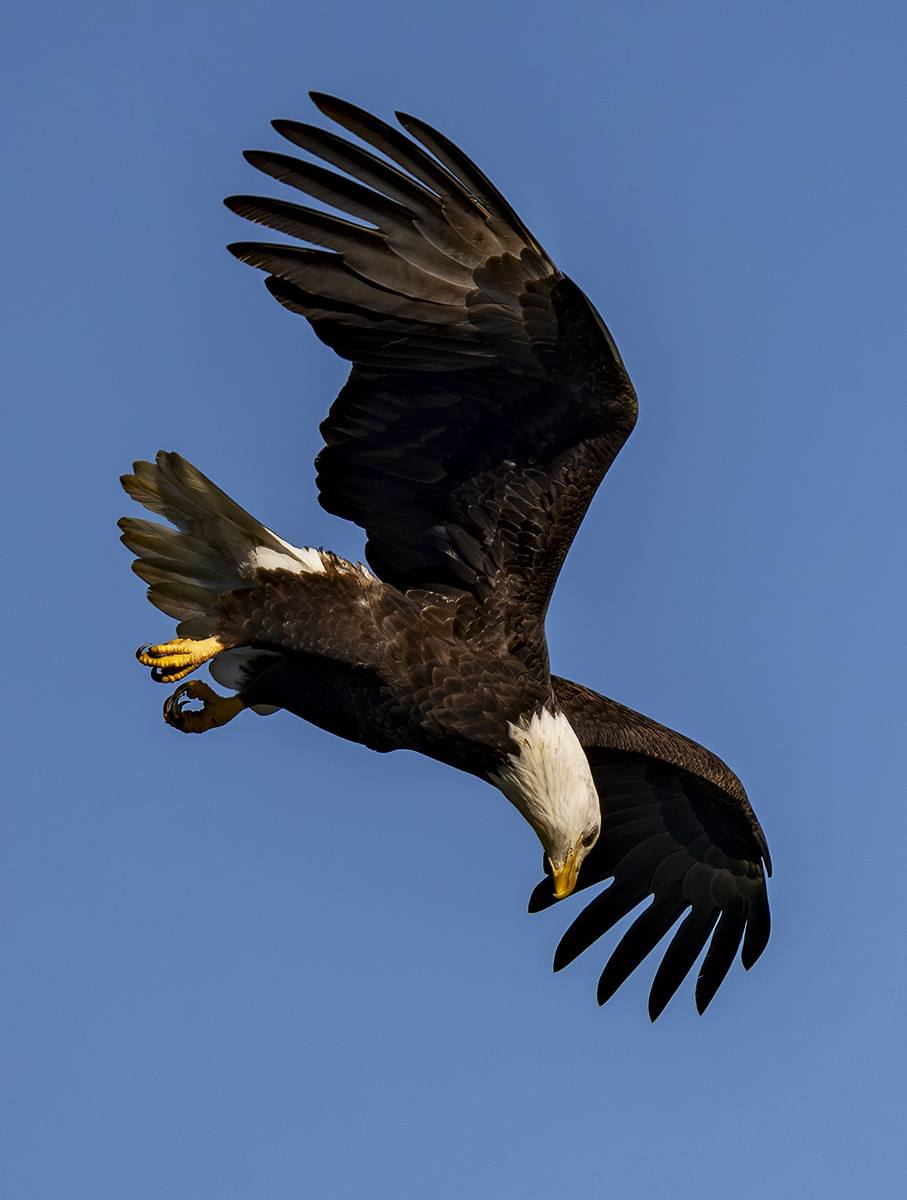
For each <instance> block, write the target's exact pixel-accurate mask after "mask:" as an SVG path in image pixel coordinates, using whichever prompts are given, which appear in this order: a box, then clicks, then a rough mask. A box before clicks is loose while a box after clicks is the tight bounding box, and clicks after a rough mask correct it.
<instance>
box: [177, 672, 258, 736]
mask: <svg viewBox="0 0 907 1200" xmlns="http://www.w3.org/2000/svg"><path fill="white" fill-rule="evenodd" d="M193 700H201V702H202V707H201V708H188V707H187V705H188V704H190V703H191V702H192V701H193ZM243 708H245V705H244V704H243V702H242V701H241V700H240V699H239V697H237V696H219V695H218V694H217V692H215V691H214V689H213V688H210V687H208V685H207V683H203V682H202V681H201V680H200V679H191V680H190V681H189V682H188V683H184V684H181V685H180V686H179V687H178V688H177V689H176V691H175V692H174V693H173V695H172V696H169V697H168V698H167V700H166V701H165V703H164V720H165V721H166V722H167V724H168V725H172V726H173V728H174V729H178V730H179V731H180V733H205V732H207V730H209V729H214V728H216V727H217V726H218V725H226V724H227V722H228V721H232V720H233V718H234V717H235V716H236V714H237V713H238V712H241V711H242V710H243Z"/></svg>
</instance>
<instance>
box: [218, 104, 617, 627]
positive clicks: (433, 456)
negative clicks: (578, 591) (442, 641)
mask: <svg viewBox="0 0 907 1200" xmlns="http://www.w3.org/2000/svg"><path fill="white" fill-rule="evenodd" d="M312 98H313V100H314V102H315V103H316V104H317V106H318V107H319V108H320V109H321V111H322V112H323V113H324V114H325V115H327V116H328V117H331V118H332V119H333V120H335V121H336V122H338V123H339V124H340V125H342V126H344V127H345V128H346V129H348V130H350V131H351V132H353V133H355V134H356V135H357V136H358V137H359V138H361V139H362V140H363V141H364V142H367V143H369V144H370V145H371V146H373V147H374V148H375V149H377V150H379V151H380V152H381V154H382V155H383V156H384V157H383V158H379V157H378V156H377V155H375V154H373V153H371V152H370V151H367V150H365V149H363V148H361V147H359V146H357V145H354V144H353V143H351V142H349V141H346V140H345V139H343V138H341V137H338V136H337V135H335V134H333V133H329V132H326V131H325V130H322V129H318V128H315V127H313V126H309V125H301V124H298V123H296V122H292V121H276V122H274V125H275V128H276V129H277V130H278V132H279V133H281V134H283V135H284V137H286V138H288V139H289V140H290V141H292V142H294V143H295V144H296V145H297V146H300V147H302V149H304V150H306V151H308V152H309V153H310V154H313V155H315V156H317V157H318V158H320V159H322V160H324V161H326V162H328V163H330V164H331V165H332V166H333V167H334V168H337V170H327V169H326V168H324V167H322V166H320V165H317V164H313V163H307V162H302V161H300V160H298V159H295V158H290V157H287V156H286V155H281V154H273V153H267V152H264V151H254V152H249V153H248V154H247V155H246V158H247V159H248V161H249V162H251V163H252V165H253V166H255V167H257V168H258V169H259V170H261V171H264V172H265V173H267V174H269V175H271V176H273V177H274V178H275V179H278V180H280V181H281V182H282V183H285V184H289V185H290V186H292V187H294V188H297V189H298V190H300V191H302V192H305V193H307V194H308V195H309V196H311V197H314V198H315V199H317V200H318V201H320V202H322V203H324V204H327V205H330V206H332V207H333V208H335V209H338V210H340V211H342V212H344V213H346V214H349V216H352V217H354V218H357V219H356V220H348V219H347V218H345V217H340V216H335V215H332V214H329V213H326V212H322V211H318V210H316V209H312V208H307V207H302V206H300V205H297V204H291V203H288V202H286V201H282V200H267V199H262V198H258V197H251V196H234V197H231V198H230V199H228V200H227V201H226V203H227V205H228V206H229V207H230V208H231V209H232V210H233V211H234V212H236V213H239V214H240V215H241V216H244V217H247V218H249V219H250V220H252V221H257V222H258V223H260V224H263V225H267V226H269V227H271V228H272V229H277V230H279V231H280V232H282V233H286V234H289V235H291V236H293V237H296V238H298V239H300V240H301V241H303V242H308V243H310V244H311V245H314V246H318V247H323V249H317V250H316V249H311V248H306V247H295V246H292V245H263V244H259V243H240V244H237V245H233V246H231V247H230V249H231V251H232V252H233V253H234V254H235V255H236V256H237V257H238V258H240V259H241V260H242V261H243V262H247V263H250V264H251V265H252V266H255V267H259V268H260V269H261V270H264V271H267V272H268V273H269V278H268V280H267V285H268V288H269V289H270V291H271V292H272V293H273V294H274V295H275V296H276V298H277V299H278V300H279V301H280V302H281V303H282V304H284V305H285V306H286V307H287V308H289V309H291V310H292V311H294V312H298V313H301V314H302V315H303V316H305V317H306V318H307V319H308V320H309V321H310V322H311V324H312V326H313V328H314V329H315V332H316V333H317V334H318V336H319V337H320V338H321V339H322V340H323V341H324V342H326V343H327V344H328V345H329V346H331V347H332V348H333V349H334V350H336V352H337V353H338V354H340V355H341V356H342V357H344V358H348V359H351V360H352V362H353V369H352V372H351V374H350V377H349V380H348V382H347V384H346V386H345V387H344V388H343V390H342V391H341V393H340V395H339V396H338V398H337V400H336V401H335V403H334V405H333V407H332V408H331V411H330V414H329V416H328V418H327V420H326V421H325V422H324V423H323V425H322V432H323V434H324V438H325V443H326V445H325V448H324V450H323V451H322V452H321V454H320V455H319V456H318V460H317V466H318V471H319V475H318V483H319V487H320V491H321V503H322V504H323V505H324V507H325V508H326V509H328V511H330V512H333V513H337V514H338V515H340V516H342V517H346V518H348V519H349V520H351V521H355V522H356V524H358V525H360V526H362V527H363V528H364V529H365V530H366V532H367V534H368V545H367V549H366V553H367V557H368V561H369V563H370V565H371V566H372V568H373V569H374V570H375V571H376V572H377V574H378V575H379V576H380V577H381V578H383V579H385V580H387V581H388V582H392V583H394V584H396V585H397V586H399V587H401V588H408V587H413V586H435V587H453V588H458V589H468V590H472V591H473V592H474V593H475V594H476V595H478V596H479V598H480V599H482V600H483V601H485V600H488V599H489V598H492V597H496V598H497V599H498V600H501V601H502V602H503V603H504V604H505V605H506V607H507V608H508V610H509V611H511V612H514V611H517V610H519V611H520V612H521V613H522V616H523V619H524V620H525V619H527V618H529V619H531V618H532V617H536V618H537V617H538V616H540V615H542V614H543V613H544V610H545V607H546V605H547V602H548V598H549V596H550V593H551V590H552V588H553V587H554V583H555V580H556V579H557V574H558V571H559V570H560V567H561V564H562V562H563V559H564V556H565V555H566V553H567V550H568V548H569V546H570V542H571V541H572V539H573V535H574V534H575V532H576V529H577V527H578V526H579V523H580V521H581V520H582V517H583V514H584V513H585V511H586V508H587V507H588V504H589V501H590V500H591V498H592V495H593V494H594V492H595V489H596V487H597V486H598V484H599V482H600V481H601V479H602V477H603V475H604V473H605V471H606V470H607V469H608V467H609V466H610V464H611V462H612V461H613V459H614V456H615V455H616V454H617V452H618V450H619V449H620V447H621V446H622V445H623V443H624V441H625V440H626V438H627V436H628V435H629V433H630V431H631V430H632V428H633V424H634V422H635V419H636V398H635V394H634V392H633V388H632V386H631V384H630V381H629V378H628V377H627V374H626V371H625V369H624V367H623V364H622V362H621V359H620V356H619V354H618V352H617V349H616V347H615V345H614V342H613V340H612V338H611V335H610V334H609V333H608V330H607V328H606V327H605V325H604V322H603V321H602V320H601V318H600V317H599V315H598V314H597V313H596V311H595V309H594V308H593V307H592V305H591V304H590V303H589V301H588V300H587V299H586V297H585V296H584V295H583V294H582V292H581V291H580V290H579V288H577V287H576V285H575V284H573V283H571V282H570V280H568V279H567V278H566V277H565V276H563V275H562V274H561V273H560V272H559V271H558V270H557V269H556V267H555V266H554V265H553V264H552V263H551V261H550V260H549V258H548V256H547V255H546V254H545V252H544V250H543V249H542V247H541V246H540V245H539V244H538V242H537V241H536V240H535V239H534V238H533V236H532V235H531V234H530V233H529V231H528V230H527V229H526V227H525V226H524V225H523V223H522V222H521V221H520V219H519V217H518V216H517V215H516V213H515V212H514V211H513V209H512V208H511V207H510V205H509V204H508V203H507V201H506V200H505V199H504V198H503V197H502V196H501V195H500V193H499V192H498V191H497V190H496V189H495V188H494V187H493V185H492V184H491V183H490V182H489V181H488V180H487V179H486V178H485V176H484V175H483V174H482V172H481V171H479V169H478V168H477V167H476V166H475V165H474V164H473V163H471V162H470V161H469V159H468V158H466V157H465V155H464V154H462V152H461V151H460V150H458V149H457V148H456V147H455V146H454V145H452V144H451V143H450V142H449V141H448V140H447V139H446V138H444V137H443V136H442V135H441V134H439V133H436V132H435V131H434V130H433V129H431V128H430V127H429V126H427V125H425V124H424V123H423V122H421V121H417V120H416V119H415V118H413V117H408V116H404V115H402V114H398V116H399V120H400V123H401V124H402V125H403V127H404V128H405V129H406V130H407V131H408V132H409V133H410V134H411V135H412V137H411V138H408V137H406V136H404V134H402V133H400V131H399V130H397V129H394V128H393V127H391V126H390V125H387V124H385V123H384V122H383V121H381V120H379V119H378V118H376V117H373V116H371V115H369V114H368V113H365V112H363V111H362V110H361V109H358V108H355V107H353V106H352V105H349V104H346V103H344V102H342V101H339V100H335V99H331V98H329V97H326V96H321V95H313V97H312ZM412 139H415V140H412ZM418 143H421V144H418ZM338 171H339V172H344V174H339V173H338Z"/></svg>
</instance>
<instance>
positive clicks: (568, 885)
mask: <svg viewBox="0 0 907 1200" xmlns="http://www.w3.org/2000/svg"><path fill="white" fill-rule="evenodd" d="M578 858H579V845H576V846H574V847H573V849H572V850H571V851H570V853H569V854H568V855H567V858H566V860H565V862H564V863H563V864H562V865H561V866H558V864H557V863H556V862H553V861H552V860H551V859H550V858H549V859H548V861H549V862H550V863H551V872H552V874H553V876H554V898H555V899H556V900H563V898H564V897H565V896H569V895H570V893H571V892H572V891H573V889H574V888H575V887H576V878H577V876H578V875H579V867H580V864H579V862H578V861H577V859H578Z"/></svg>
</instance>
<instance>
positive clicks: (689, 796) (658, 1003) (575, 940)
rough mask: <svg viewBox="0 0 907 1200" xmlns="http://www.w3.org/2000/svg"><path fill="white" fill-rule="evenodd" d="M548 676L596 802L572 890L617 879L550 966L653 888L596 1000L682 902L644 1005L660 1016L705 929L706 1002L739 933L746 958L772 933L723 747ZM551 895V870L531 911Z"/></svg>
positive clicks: (667, 925) (742, 801) (764, 856)
mask: <svg viewBox="0 0 907 1200" xmlns="http://www.w3.org/2000/svg"><path fill="white" fill-rule="evenodd" d="M553 682H554V685H555V692H556V694H557V696H558V699H559V700H560V702H561V704H562V706H563V708H564V711H565V712H566V713H567V715H568V716H569V717H570V720H571V722H572V723H573V725H574V727H575V728H576V731H577V734H578V736H579V738H580V741H581V742H582V743H583V746H584V748H585V749H586V753H587V755H588V758H589V762H590V764H591V767H592V774H593V777H594V778H595V783H596V786H597V787H598V792H599V798H600V801H601V809H602V829H601V834H600V835H599V839H598V841H597V842H596V844H595V846H594V847H593V848H592V850H591V851H590V853H589V855H588V857H587V858H586V860H585V862H584V863H583V868H582V871H581V872H580V878H579V883H578V885H577V890H579V889H582V888H586V887H590V886H592V885H593V884H596V883H600V882H602V881H603V880H605V879H609V878H613V880H614V882H613V883H612V884H611V886H610V887H608V888H606V889H605V891H603V892H601V893H600V894H599V895H598V896H596V898H595V899H594V900H593V901H592V903H591V904H589V905H588V906H587V907H586V908H585V909H584V910H583V912H581V913H580V915H579V916H578V917H577V918H576V920H575V921H574V922H573V924H572V925H571V926H570V928H569V929H568V930H567V932H566V933H565V934H564V936H563V938H562V939H561V943H560V945H559V946H558V949H557V953H556V955H555V960H554V969H555V970H556V971H557V970H560V969H561V967H564V966H566V965H567V963H569V962H572V961H573V959H574V958H576V957H577V955H579V954H581V953H582V952H583V951H584V950H586V949H587V948H588V947H589V946H591V945H592V943H593V942H594V941H596V940H597V939H598V938H599V937H601V936H602V934H604V933H607V931H608V930H609V929H611V928H612V926H614V925H615V924H616V923H617V922H618V921H620V920H621V918H623V917H625V916H626V915H627V914H628V913H629V912H630V911H631V910H632V909H634V908H635V907H636V906H637V905H638V904H640V903H641V902H642V901H643V900H645V899H646V898H647V897H648V896H654V900H653V902H652V903H651V904H650V905H649V907H648V908H646V909H645V910H644V912H643V913H642V914H641V915H640V916H639V917H638V918H637V919H636V921H635V922H634V923H633V924H632V925H631V926H630V928H629V929H628V930H627V932H626V933H625V934H624V936H623V938H622V939H621V941H620V942H619V944H618V946H617V948H616V949H615V950H614V952H613V953H612V955H611V957H610V958H609V960H608V963H607V965H606V966H605V969H604V971H603V973H602V976H601V979H600V980H599V985H598V1000H599V1003H600V1004H604V1003H605V1001H606V1000H608V999H610V998H611V996H612V995H613V994H614V993H615V992H616V991H617V989H618V988H619V987H620V985H621V984H622V983H623V982H624V980H626V979H627V977H628V976H629V975H630V974H631V973H632V972H633V971H634V970H635V969H636V967H638V966H639V964H640V963H641V962H642V960H643V959H644V958H645V957H646V955H647V954H649V952H650V951H651V950H653V949H654V948H655V946H656V945H657V944H658V942H659V941H660V940H661V938H662V937H663V936H664V935H665V934H666V933H667V932H668V930H669V929H671V927H672V926H673V925H674V924H675V922H676V921H677V920H678V919H679V918H680V917H681V916H682V915H683V913H684V912H686V910H687V909H689V912H688V913H687V915H686V917H685V919H684V920H683V922H682V924H681V925H680V928H679V929H678V930H677V932H676V933H675V935H674V937H673V939H672V941H671V942H670V944H669V946H668V948H667V950H666V951H665V955H664V958H663V959H662V962H661V965H660V966H659V968H658V971H657V972H656V975H655V980H654V982H653V984H652V990H651V992H650V994H649V1015H650V1016H651V1018H652V1020H653V1021H654V1020H655V1018H656V1017H658V1015H659V1014H660V1013H661V1011H662V1010H663V1008H664V1007H665V1005H666V1004H667V1003H668V1001H669V1000H670V999H671V997H672V996H673V995H674V993H675V991H676V990H677V988H678V987H679V986H680V984H681V982H682V981H683V979H684V978H685V977H686V975H687V973H688V972H689V971H690V969H691V968H692V966H693V964H694V963H695V962H696V959H697V958H698V957H699V954H700V952H701V951H702V949H703V948H704V946H705V945H706V942H708V941H709V937H710V935H711V944H710V946H709V950H708V953H707V955H706V957H705V961H704V962H703V964H702V969H701V971H700V973H699V979H698V981H697V984H696V1007H697V1008H698V1010H699V1011H700V1012H704V1011H705V1009H706V1008H707V1006H708V1004H709V1003H710V1001H711V999H712V997H713V996H714V995H715V992H716V991H717V990H718V988H719V986H720V985H721V982H722V980H723V979H724V977H725V975H726V974H727V972H728V970H729V968H730V966H731V963H732V962H733V961H734V958H735V956H736V953H737V949H738V947H739V945H740V942H741V939H742V940H743V953H742V961H743V965H744V967H745V968H746V969H747V970H749V968H750V967H751V966H752V965H753V963H754V962H755V961H756V959H757V958H758V957H759V955H760V954H761V953H762V951H763V950H764V949H765V945H766V942H767V941H768V936H769V930H770V918H769V908H768V897H767V895H766V888H765V872H767V873H768V874H771V860H770V859H769V854H768V846H767V845H766V842H765V836H764V834H763V833H762V829H761V827H760V825H759V822H758V821H757V819H756V816H755V813H754V812H753V810H752V808H751V807H750V805H749V801H748V800H747V798H746V793H745V792H744V790H743V786H742V785H741V783H740V781H739V780H738V779H737V777H736V775H734V774H733V772H732V771H730V770H729V768H728V767H726V766H725V764H724V763H723V762H721V760H720V759H718V758H716V757H715V756H714V755H712V754H710V753H709V752H708V751H707V750H705V749H703V747H702V746H699V745H697V744H696V743H695V742H691V741H689V740H688V739H687V738H684V737H683V736H682V735H681V734H678V733H674V732H673V730H668V729H665V728H664V727H663V726H660V725H657V724H656V722H654V721H650V720H649V719H648V718H646V717H642V716H640V715H639V714H638V713H634V712H632V711H631V710H630V709H626V708H624V707H623V706H622V705H619V704H616V703H615V702H614V701H613V700H607V699H606V698H605V697H603V696H598V695H596V693H594V692H590V691H588V690H587V689H586V688H580V687H579V686H578V685H577V684H572V683H568V682H567V681H566V680H562V679H554V681H553ZM763 863H764V866H765V871H764V870H763ZM553 903H555V901H554V897H553V895H552V891H551V882H550V880H548V879H546V880H543V882H542V883H540V884H539V885H538V887H537V888H536V889H535V891H534V892H533V894H532V898H531V899H530V902H529V908H530V911H531V912H537V911H539V910H540V909H542V908H547V907H548V906H549V905H551V904H553ZM713 930H714V932H713Z"/></svg>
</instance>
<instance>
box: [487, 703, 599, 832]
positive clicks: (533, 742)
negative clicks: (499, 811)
mask: <svg viewBox="0 0 907 1200" xmlns="http://www.w3.org/2000/svg"><path fill="white" fill-rule="evenodd" d="M508 725H509V731H510V736H511V738H512V740H513V741H514V742H515V743H516V746H517V751H516V753H511V754H508V755H507V756H506V758H505V759H504V761H503V762H502V763H501V764H500V765H499V766H498V768H497V769H496V770H494V771H492V772H489V779H490V781H491V782H492V783H493V784H494V785H495V786H496V787H498V788H500V790H501V791H502V792H503V793H504V795H505V796H506V797H507V799H508V800H509V801H510V802H511V803H512V804H514V805H515V806H516V807H517V808H518V809H519V810H520V812H521V813H522V814H523V816H524V817H525V818H526V820H527V821H528V822H529V824H530V825H531V826H532V827H533V829H534V830H535V831H536V833H537V834H538V836H539V838H540V840H541V842H542V845H543V846H544V847H545V849H546V850H547V851H548V853H549V854H551V853H553V852H556V851H559V850H560V849H561V848H562V847H563V845H564V843H565V842H567V841H569V842H570V843H571V844H572V845H575V844H576V842H577V841H578V840H579V839H581V838H582V837H583V835H584V833H585V832H586V830H587V829H589V828H591V827H595V828H597V826H598V822H599V819H600V818H599V804H598V792H597V790H596V787H595V782H594V780H593V778H592V772H591V771H590V769H589V760H588V759H587V758H586V754H585V751H584V750H583V748H582V746H581V745H580V742H579V739H578V738H577V736H576V733H575V732H574V730H573V726H572V725H571V724H570V722H569V720H568V719H567V717H566V716H565V715H564V713H563V712H561V711H560V710H555V711H552V710H551V709H549V708H548V707H547V706H545V707H542V708H539V709H537V710H536V711H535V712H534V713H533V714H532V715H531V716H529V717H521V718H520V720H519V721H518V722H516V723H513V722H509V723H508Z"/></svg>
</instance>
